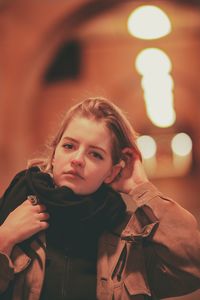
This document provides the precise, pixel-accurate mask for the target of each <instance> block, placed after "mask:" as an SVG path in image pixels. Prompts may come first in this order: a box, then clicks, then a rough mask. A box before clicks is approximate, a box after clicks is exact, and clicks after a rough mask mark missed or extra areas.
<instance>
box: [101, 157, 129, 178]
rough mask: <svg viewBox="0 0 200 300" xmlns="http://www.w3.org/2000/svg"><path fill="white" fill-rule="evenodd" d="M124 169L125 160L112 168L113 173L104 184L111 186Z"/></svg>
mask: <svg viewBox="0 0 200 300" xmlns="http://www.w3.org/2000/svg"><path fill="white" fill-rule="evenodd" d="M124 167H125V162H124V161H123V160H121V161H120V162H119V163H118V164H116V165H114V166H113V167H112V170H111V173H110V174H109V175H108V176H107V177H106V179H104V183H107V184H110V183H111V182H113V181H114V180H115V179H116V178H117V176H118V175H119V173H120V172H121V170H122V169H123V168H124Z"/></svg>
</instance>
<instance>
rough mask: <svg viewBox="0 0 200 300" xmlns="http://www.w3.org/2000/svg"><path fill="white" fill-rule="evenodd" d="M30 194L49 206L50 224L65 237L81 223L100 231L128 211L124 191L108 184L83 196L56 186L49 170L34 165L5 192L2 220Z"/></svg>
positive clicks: (21, 173)
mask: <svg viewBox="0 0 200 300" xmlns="http://www.w3.org/2000/svg"><path fill="white" fill-rule="evenodd" d="M28 195H35V196H36V197H37V198H38V200H39V202H40V203H42V204H44V205H45V206H46V209H47V212H48V213H49V214H50V219H49V224H50V227H49V228H50V229H51V230H52V232H54V235H55V236H56V235H57V234H58V235H59V236H61V238H62V236H63V237H64V236H65V235H66V234H70V233H71V234H72V235H74V231H75V230H76V228H77V227H78V228H79V230H80V228H82V227H84V231H85V229H87V230H88V233H91V234H92V233H94V232H96V233H97V234H100V232H102V231H103V230H109V229H112V228H113V227H114V226H116V225H117V224H118V223H119V222H120V221H121V220H122V218H123V216H124V213H125V211H126V205H125V203H124V202H123V200H122V198H121V196H120V194H119V193H117V192H115V191H114V190H113V189H112V188H111V187H109V186H107V185H105V184H102V185H101V186H100V188H99V189H98V190H97V191H96V192H94V193H92V194H90V195H87V196H80V195H76V194H75V193H74V192H73V191H72V190H71V189H69V188H67V187H65V186H63V187H55V185H54V182H53V180H52V177H51V176H50V175H49V174H47V173H44V172H41V171H40V169H39V168H38V167H32V168H30V169H27V170H24V171H21V172H20V173H18V174H17V175H16V176H15V177H14V179H13V181H12V182H11V184H10V186H9V187H8V189H7V190H6V192H5V193H4V195H3V197H2V199H1V201H0V224H2V223H3V222H4V220H5V219H6V217H7V216H8V214H9V213H10V212H11V211H12V210H14V209H15V208H16V207H17V206H19V205H20V204H21V203H22V202H23V201H25V200H26V199H27V196H28ZM79 232H80V231H79Z"/></svg>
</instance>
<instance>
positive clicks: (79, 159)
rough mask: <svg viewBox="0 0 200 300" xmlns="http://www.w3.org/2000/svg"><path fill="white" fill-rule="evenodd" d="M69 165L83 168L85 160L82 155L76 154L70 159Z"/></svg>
mask: <svg viewBox="0 0 200 300" xmlns="http://www.w3.org/2000/svg"><path fill="white" fill-rule="evenodd" d="M71 165H72V166H76V167H84V165H85V160H84V157H83V155H82V154H77V155H76V156H74V157H73V158H72V159H71Z"/></svg>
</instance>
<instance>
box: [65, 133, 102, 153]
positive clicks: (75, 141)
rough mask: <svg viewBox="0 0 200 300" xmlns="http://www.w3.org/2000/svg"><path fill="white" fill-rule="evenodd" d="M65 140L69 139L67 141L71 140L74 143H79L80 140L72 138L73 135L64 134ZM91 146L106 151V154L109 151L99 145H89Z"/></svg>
mask: <svg viewBox="0 0 200 300" xmlns="http://www.w3.org/2000/svg"><path fill="white" fill-rule="evenodd" d="M63 140H67V141H71V142H74V143H79V141H78V140H76V139H74V138H72V137H69V136H64V137H63ZM89 147H90V148H92V149H97V150H100V151H102V152H104V153H105V154H106V153H107V151H106V150H105V149H103V148H101V147H99V146H95V145H89Z"/></svg>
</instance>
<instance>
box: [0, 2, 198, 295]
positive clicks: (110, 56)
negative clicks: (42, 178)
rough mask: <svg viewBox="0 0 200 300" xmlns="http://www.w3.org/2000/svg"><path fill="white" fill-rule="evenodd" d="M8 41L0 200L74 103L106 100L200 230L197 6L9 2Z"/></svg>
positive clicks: (1, 22)
mask: <svg viewBox="0 0 200 300" xmlns="http://www.w3.org/2000/svg"><path fill="white" fill-rule="evenodd" d="M0 38H1V42H0V66H1V67H0V194H1V195H2V194H3V192H4V190H5V188H6V187H7V186H8V184H9V182H10V180H11V179H12V178H13V176H14V175H15V174H16V173H17V172H18V171H20V170H21V169H24V168H25V167H26V165H27V160H28V159H30V158H34V157H38V156H40V155H41V153H42V151H43V150H44V144H45V143H46V141H47V140H48V138H49V137H51V135H53V134H54V132H55V131H56V129H57V128H58V124H59V122H60V120H61V118H62V116H63V113H64V112H65V111H66V110H67V109H68V108H69V107H70V106H71V105H73V104H75V103H76V102H79V101H81V100H83V99H84V98H86V97H94V96H104V97H107V98H109V99H110V100H112V101H113V102H114V103H116V104H117V105H119V106H120V107H121V108H122V109H123V110H124V111H125V112H126V113H127V114H128V117H129V120H130V121H131V123H132V124H133V126H134V128H135V130H136V131H137V132H138V133H139V135H140V136H139V138H138V146H139V148H140V149H141V151H142V155H143V161H144V165H145V168H146V172H147V174H148V176H149V178H150V179H151V181H152V182H153V183H154V184H155V185H156V186H157V187H158V188H159V189H160V190H161V191H162V192H164V193H166V194H168V195H169V196H170V197H172V198H174V199H175V200H176V201H177V202H178V203H180V204H181V205H182V206H183V207H185V208H186V209H188V210H189V211H190V212H192V213H193V214H194V216H195V217H196V219H197V221H198V223H199V224H200V204H199V201H200V197H199V192H200V180H199V179H200V168H199V166H200V151H199V149H200V84H199V69H200V59H199V53H200V1H199V0H173V1H170V0H169V1H167V0H166V1H165V0H160V1H137V0H132V1H131V0H73V1H72V0H71V1H64V0H42V1H40V0H28V1H26V0H12V1H11V0H10V1H9V0H5V1H4V0H1V1H0ZM191 238H192V236H191ZM173 299H175V298H173ZM177 299H181V300H183V299H185V300H199V299H200V291H197V292H195V293H192V294H190V295H187V296H184V297H179V298H177Z"/></svg>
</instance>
